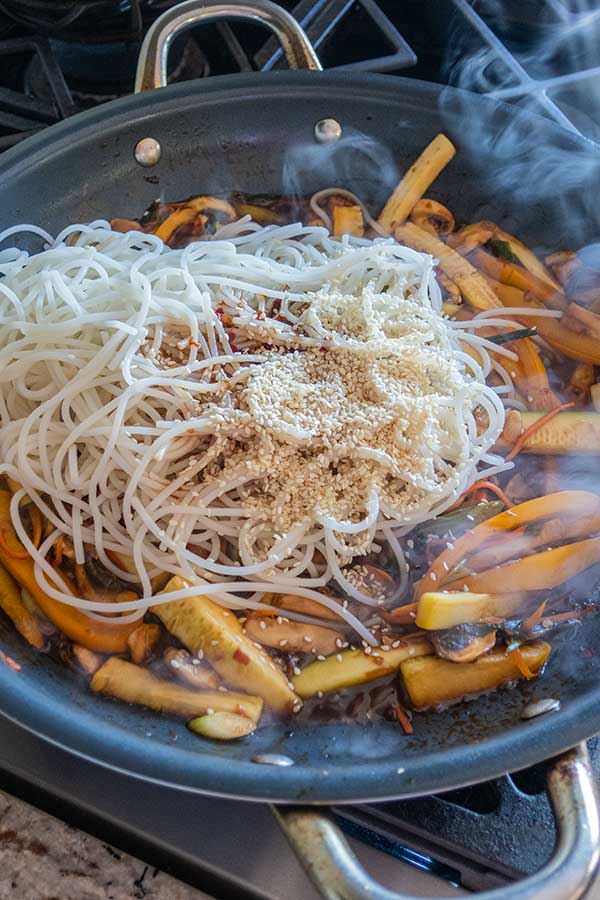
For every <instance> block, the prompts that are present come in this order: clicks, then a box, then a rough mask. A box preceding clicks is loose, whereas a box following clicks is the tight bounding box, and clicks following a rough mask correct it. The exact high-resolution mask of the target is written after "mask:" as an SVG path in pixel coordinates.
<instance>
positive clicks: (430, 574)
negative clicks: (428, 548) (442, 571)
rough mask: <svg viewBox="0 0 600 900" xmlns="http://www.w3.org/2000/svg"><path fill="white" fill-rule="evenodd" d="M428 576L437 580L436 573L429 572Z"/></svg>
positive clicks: (432, 579)
mask: <svg viewBox="0 0 600 900" xmlns="http://www.w3.org/2000/svg"><path fill="white" fill-rule="evenodd" d="M429 578H430V580H431V581H437V575H436V574H435V572H430V573H429Z"/></svg>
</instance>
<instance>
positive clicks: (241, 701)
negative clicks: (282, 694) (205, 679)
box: [90, 656, 263, 722]
mask: <svg viewBox="0 0 600 900" xmlns="http://www.w3.org/2000/svg"><path fill="white" fill-rule="evenodd" d="M90 687H91V689H92V690H93V691H97V692H98V693H101V694H108V695H109V696H110V697H115V698H116V699H117V700H124V701H125V702H126V703H139V704H140V705H141V706H148V707H150V709H155V710H157V712H165V713H172V714H173V715H176V716H182V717H183V718H184V719H192V718H194V717H195V716H202V715H205V714H207V713H209V711H210V710H212V711H213V712H217V711H218V712H229V713H234V714H235V715H240V716H247V717H248V718H249V719H252V721H253V722H258V720H259V719H260V715H261V712H262V708H263V702H262V700H261V698H260V697H253V696H252V695H251V694H241V693H240V694H237V693H234V692H233V691H226V692H221V691H198V690H195V689H192V688H186V687H183V686H182V685H180V684H177V683H176V682H174V681H167V680H166V679H162V678H157V676H156V675H153V674H152V672H150V671H149V670H148V669H144V668H142V667H141V666H136V665H134V664H133V663H130V662H127V661H126V660H124V659H118V657H116V656H111V658H110V659H107V660H106V662H105V663H104V665H103V666H101V667H100V668H99V669H98V670H97V671H96V672H95V673H94V677H93V678H92V681H91V684H90ZM209 714H210V713H209Z"/></svg>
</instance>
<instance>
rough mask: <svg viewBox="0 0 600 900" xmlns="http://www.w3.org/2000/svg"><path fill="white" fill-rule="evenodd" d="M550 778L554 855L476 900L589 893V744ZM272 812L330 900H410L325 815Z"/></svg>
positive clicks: (593, 825) (595, 853)
mask: <svg viewBox="0 0 600 900" xmlns="http://www.w3.org/2000/svg"><path fill="white" fill-rule="evenodd" d="M547 777H548V794H549V796H550V802H551V804H552V809H553V811H554V818H555V821H556V828H557V833H558V840H557V844H556V848H555V851H554V855H553V856H552V858H551V859H550V861H549V862H548V863H547V864H546V865H545V866H544V867H543V868H542V869H540V871H539V872H536V873H535V874H534V875H530V876H529V877H527V878H524V879H523V880H522V881H518V882H515V883H514V884H511V885H509V886H507V887H501V888H495V889H494V890H491V891H483V892H482V893H479V894H477V900H577V898H579V897H582V896H583V895H584V894H585V892H586V890H587V889H588V887H589V885H590V883H591V881H592V879H593V877H594V875H595V873H596V869H597V866H598V861H599V856H600V811H599V807H598V798H597V796H596V789H595V786H594V779H593V774H592V770H591V766H590V760H589V756H588V752H587V747H586V746H585V744H580V745H579V746H578V747H576V748H575V749H573V750H569V751H568V752H567V753H564V754H563V755H562V756H558V757H557V758H556V759H554V760H552V762H551V763H550V764H549V769H548V773H547ZM274 813H275V816H276V818H277V819H278V821H279V824H280V825H281V827H282V828H283V830H284V832H285V834H286V837H287V838H288V840H289V842H290V844H291V845H292V847H293V849H294V850H295V852H296V853H297V855H298V856H299V858H300V861H301V862H302V865H303V866H304V868H305V869H306V872H307V873H308V875H309V877H310V878H311V880H312V881H313V883H314V884H315V885H316V887H317V888H318V890H319V891H320V892H321V894H322V895H323V897H325V898H327V900H367V898H368V900H412V898H411V897H409V896H408V895H407V894H398V893H396V892H395V891H390V890H388V889H387V888H384V887H382V885H380V884H378V883H377V882H376V881H375V880H374V879H373V878H371V876H370V875H369V874H368V873H367V872H366V871H365V870H364V869H363V867H362V866H361V864H360V862H359V861H358V859H357V858H356V856H355V855H354V853H353V852H352V850H351V849H350V847H349V845H348V843H347V842H346V840H345V838H344V837H343V836H342V833H341V831H340V830H339V828H338V827H337V825H336V824H335V822H334V820H333V818H332V817H331V816H330V815H329V814H327V813H326V812H323V811H322V810H319V809H318V808H316V807H303V806H278V807H274Z"/></svg>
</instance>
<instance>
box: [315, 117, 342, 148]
mask: <svg viewBox="0 0 600 900" xmlns="http://www.w3.org/2000/svg"><path fill="white" fill-rule="evenodd" d="M341 136H342V126H341V125H340V123H339V122H338V121H337V120H336V119H319V121H318V122H317V124H316V125H315V140H317V141H318V142H319V144H333V142H334V141H339V139H340V138H341Z"/></svg>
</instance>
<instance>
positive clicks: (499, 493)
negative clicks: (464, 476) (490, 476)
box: [452, 481, 512, 509]
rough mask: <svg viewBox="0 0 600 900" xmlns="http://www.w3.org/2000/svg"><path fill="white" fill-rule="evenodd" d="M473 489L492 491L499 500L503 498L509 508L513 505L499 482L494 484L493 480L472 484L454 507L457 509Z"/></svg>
mask: <svg viewBox="0 0 600 900" xmlns="http://www.w3.org/2000/svg"><path fill="white" fill-rule="evenodd" d="M473 491H490V492H491V493H492V494H495V495H496V497H497V498H498V500H501V501H502V503H504V505H505V506H506V508H507V509H510V507H511V506H512V503H511V502H510V500H509V499H508V497H507V496H506V494H505V493H504V491H503V490H502V488H500V487H498V485H497V484H494V482H493V481H476V482H475V484H472V485H471V487H470V488H467V490H466V491H464V492H463V493H462V494H461V495H460V497H459V498H458V500H457V501H456V503H455V504H454V506H453V507H452V509H455V508H456V507H457V506H459V505H460V504H461V503H462V501H463V500H466V498H467V497H468V496H469V495H470V494H472V493H473Z"/></svg>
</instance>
